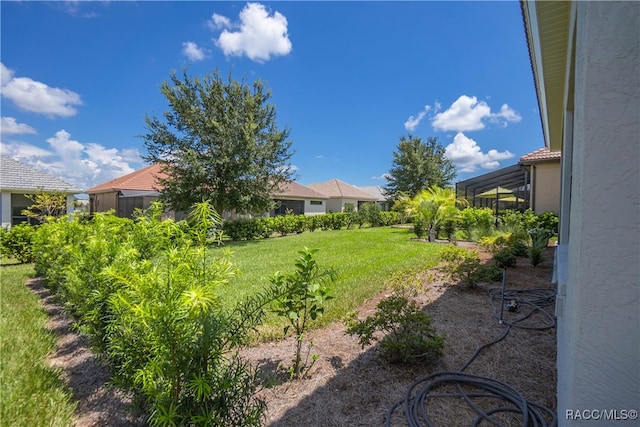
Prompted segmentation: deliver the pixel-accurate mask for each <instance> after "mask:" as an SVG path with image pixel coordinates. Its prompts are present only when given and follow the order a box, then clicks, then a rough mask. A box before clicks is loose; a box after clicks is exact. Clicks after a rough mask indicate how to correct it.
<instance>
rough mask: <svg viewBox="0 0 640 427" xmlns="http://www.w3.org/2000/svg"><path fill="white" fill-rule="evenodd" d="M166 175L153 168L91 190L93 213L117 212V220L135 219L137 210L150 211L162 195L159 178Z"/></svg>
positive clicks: (144, 169)
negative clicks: (150, 207)
mask: <svg viewBox="0 0 640 427" xmlns="http://www.w3.org/2000/svg"><path fill="white" fill-rule="evenodd" d="M164 176H165V175H164V174H163V173H162V172H161V171H160V165H159V164H153V165H150V166H147V167H144V168H142V169H139V170H137V171H134V172H131V173H129V174H127V175H124V176H121V177H119V178H116V179H112V180H111V181H108V182H105V183H104V184H100V185H97V186H95V187H92V188H89V189H88V190H86V191H85V192H86V193H87V194H89V212H91V213H94V212H107V211H109V210H113V211H114V212H115V214H116V215H117V216H120V217H125V218H131V216H132V215H133V212H134V210H135V209H147V208H149V206H151V204H152V203H153V202H155V201H156V200H158V196H159V195H160V192H159V188H158V185H157V178H158V177H164Z"/></svg>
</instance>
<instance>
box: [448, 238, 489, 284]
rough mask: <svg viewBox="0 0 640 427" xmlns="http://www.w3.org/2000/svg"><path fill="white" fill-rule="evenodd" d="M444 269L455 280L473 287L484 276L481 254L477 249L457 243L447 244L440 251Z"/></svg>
mask: <svg viewBox="0 0 640 427" xmlns="http://www.w3.org/2000/svg"><path fill="white" fill-rule="evenodd" d="M440 260H441V261H442V262H443V266H442V269H443V271H444V272H445V273H446V274H447V275H448V276H449V278H450V279H451V280H453V281H455V282H461V283H464V284H465V285H466V286H467V287H469V288H472V287H474V286H476V285H477V283H478V282H479V281H480V280H481V279H482V278H483V272H482V264H481V263H480V254H479V252H478V251H476V250H471V249H466V248H462V247H459V246H455V245H447V247H446V248H445V250H444V251H442V253H440Z"/></svg>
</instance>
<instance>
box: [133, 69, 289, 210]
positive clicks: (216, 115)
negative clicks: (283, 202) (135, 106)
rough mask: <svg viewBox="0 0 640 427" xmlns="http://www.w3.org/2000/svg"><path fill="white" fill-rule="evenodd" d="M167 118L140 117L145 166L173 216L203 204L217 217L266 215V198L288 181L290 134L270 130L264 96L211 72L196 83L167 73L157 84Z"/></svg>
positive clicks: (270, 111)
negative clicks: (155, 174) (156, 169)
mask: <svg viewBox="0 0 640 427" xmlns="http://www.w3.org/2000/svg"><path fill="white" fill-rule="evenodd" d="M161 91H162V94H163V95H164V96H165V97H166V99H167V101H168V102H169V107H170V109H169V111H166V112H165V113H164V114H163V116H162V119H161V118H158V117H155V116H146V117H145V123H146V129H147V133H146V134H145V135H143V136H142V138H143V140H144V144H145V147H146V148H147V151H148V155H147V156H146V158H145V159H146V160H148V161H150V162H153V163H159V164H161V166H162V170H163V172H165V173H166V175H167V177H166V178H160V179H159V184H160V185H161V186H162V187H163V188H164V190H163V192H162V194H161V198H162V200H163V201H165V202H167V203H168V204H169V206H171V207H172V208H174V209H175V210H178V211H186V210H187V209H188V208H190V207H191V205H193V204H194V203H197V202H200V201H202V200H209V201H210V202H211V203H212V204H213V206H214V208H215V210H216V211H217V212H225V211H229V210H233V209H236V210H237V211H238V212H249V213H260V212H268V211H270V210H271V208H272V207H273V201H272V195H273V194H274V193H275V192H277V191H280V187H281V186H282V184H284V183H286V182H288V181H290V180H291V179H292V175H293V171H292V168H291V165H290V159H291V156H292V154H293V152H292V151H291V145H292V142H291V141H290V140H289V139H288V138H289V134H290V131H289V130H288V129H286V128H282V129H281V128H279V127H278V126H277V123H276V109H275V106H274V105H273V104H271V103H269V100H270V98H271V92H270V91H269V90H267V89H266V88H265V86H264V84H263V83H262V82H261V81H260V80H256V81H254V82H253V83H252V84H251V85H249V84H247V83H245V82H244V81H235V80H233V79H232V77H231V74H229V77H228V79H227V80H225V79H223V78H222V77H221V75H220V72H219V71H218V70H214V71H213V73H211V74H208V75H205V76H204V77H203V78H202V79H201V78H198V77H195V78H191V77H189V76H188V75H187V73H186V71H185V72H184V73H183V76H182V78H180V77H178V76H177V75H176V73H175V72H174V73H173V74H172V75H171V76H170V80H169V81H167V82H163V83H162V87H161Z"/></svg>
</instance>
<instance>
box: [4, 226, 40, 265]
mask: <svg viewBox="0 0 640 427" xmlns="http://www.w3.org/2000/svg"><path fill="white" fill-rule="evenodd" d="M34 234H35V232H34V228H33V227H32V226H30V225H29V224H17V225H14V226H13V227H11V229H9V230H6V229H5V228H2V227H0V254H2V256H3V257H5V256H6V257H9V258H15V259H16V260H18V261H19V262H21V263H25V262H33V261H34V254H33V238H34Z"/></svg>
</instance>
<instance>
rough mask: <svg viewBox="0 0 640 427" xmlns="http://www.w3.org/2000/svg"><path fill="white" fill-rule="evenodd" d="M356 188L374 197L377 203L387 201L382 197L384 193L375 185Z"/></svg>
mask: <svg viewBox="0 0 640 427" xmlns="http://www.w3.org/2000/svg"><path fill="white" fill-rule="evenodd" d="M358 188H359V189H360V190H362V191H366V192H367V193H369V194H371V195H372V196H374V197H376V198H377V199H378V201H379V202H385V201H387V198H386V197H385V195H384V191H383V190H382V188H381V187H379V186H377V185H368V186H366V187H358Z"/></svg>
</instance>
